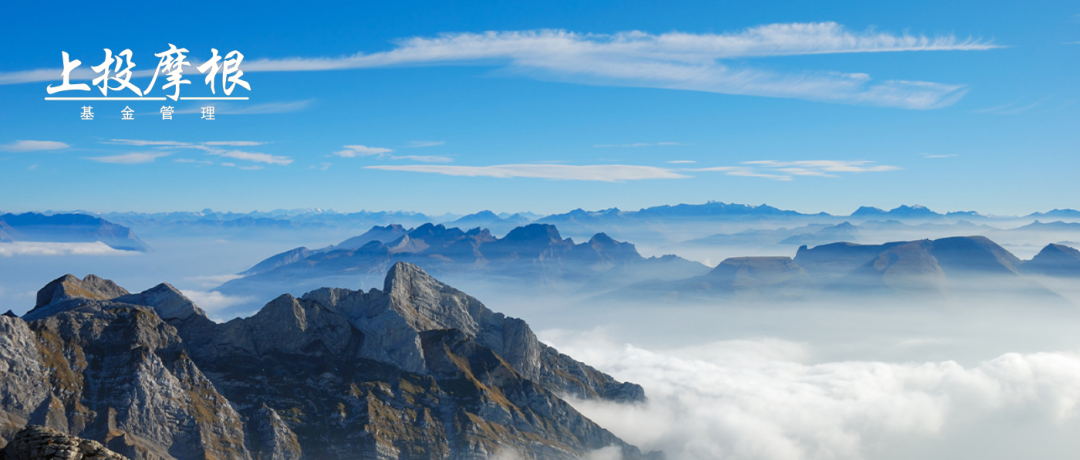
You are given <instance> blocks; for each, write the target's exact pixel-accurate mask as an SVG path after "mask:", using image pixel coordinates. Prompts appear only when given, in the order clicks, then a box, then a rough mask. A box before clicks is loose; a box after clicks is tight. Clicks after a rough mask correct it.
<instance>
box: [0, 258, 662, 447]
mask: <svg viewBox="0 0 1080 460" xmlns="http://www.w3.org/2000/svg"><path fill="white" fill-rule="evenodd" d="M0 345H2V346H0V363H3V364H4V365H3V366H0V439H2V440H3V442H4V443H6V442H9V441H11V440H12V439H13V438H14V436H15V435H16V434H17V433H19V432H20V430H21V429H22V428H23V427H24V426H26V425H40V426H44V427H46V429H44V430H45V433H46V434H48V433H50V432H49V431H48V430H55V431H56V432H59V433H62V434H67V435H71V436H78V437H80V438H85V439H90V440H94V441H98V442H100V443H101V444H103V445H104V446H105V447H107V448H108V449H110V450H111V451H114V452H116V453H119V454H122V455H124V456H126V457H128V458H131V459H140V460H141V459H146V460H151V459H153V460H158V459H162V460H163V459H178V460H187V459H339V458H373V459H430V458H448V459H477V460H479V459H488V458H492V457H493V456H517V457H519V458H530V459H564V458H565V459H571V458H582V457H585V456H588V455H589V454H590V452H592V451H595V450H598V449H605V448H610V447H611V446H614V448H615V449H616V450H617V451H618V452H619V453H620V454H621V455H622V458H625V459H628V460H636V459H645V458H648V459H659V458H662V457H663V454H662V453H660V452H652V453H649V454H643V453H642V452H641V451H640V450H638V449H637V448H636V447H634V446H631V445H629V444H627V443H625V442H624V441H622V440H620V439H619V438H618V437H616V436H615V435H613V434H612V433H610V432H608V431H607V430H605V429H603V428H602V427H600V426H597V425H596V424H595V423H593V422H592V421H590V420H589V419H587V418H585V417H584V416H582V415H581V414H580V413H578V412H577V411H576V410H575V409H574V408H573V407H572V406H570V405H569V404H567V403H566V402H565V401H564V400H563V399H562V395H571V396H573V397H576V398H580V399H585V400H607V401H613V402H619V403H635V402H642V401H644V400H645V395H644V391H643V390H642V388H641V387H640V386H638V385H635V384H632V383H624V382H618V381H616V380H614V379H613V378H612V377H610V376H608V375H606V374H603V373H602V372H600V371H597V370H596V369H594V368H592V367H589V366H588V365H586V364H584V363H581V362H578V361H575V360H573V359H572V358H570V357H569V356H566V355H563V354H560V353H559V352H558V351H557V350H555V349H553V348H551V347H549V346H547V345H544V344H543V343H541V342H539V341H538V340H537V339H536V336H535V334H533V332H532V331H531V329H530V328H529V326H528V324H526V323H525V322H524V321H522V320H520V319H516V318H510V317H507V316H505V315H502V314H500V313H496V312H493V311H491V310H489V309H488V308H487V307H485V306H484V305H483V304H482V303H480V302H479V301H478V300H476V299H475V298H473V297H471V296H468V295H466V294H464V293H462V292H460V291H458V290H456V289H454V288H452V287H450V286H447V285H445V284H443V283H441V282H439V281H437V280H435V279H434V278H432V277H431V276H429V275H428V274H427V273H426V272H424V271H423V270H422V269H421V268H419V267H417V266H415V265H411V264H407V263H396V264H394V265H393V266H391V267H390V269H389V270H388V272H387V273H386V277H385V280H384V285H383V288H382V289H381V290H380V289H372V290H370V291H368V292H364V291H353V290H349V289H336V288H323V289H318V290H315V291H311V292H308V293H306V294H305V295H303V296H302V297H299V298H297V297H293V296H291V295H288V294H285V295H281V296H279V297H277V298H276V299H274V300H273V301H271V302H269V303H268V304H267V305H266V306H264V307H263V308H262V309H261V310H260V311H259V312H258V313H257V314H255V315H254V316H251V317H249V318H244V319H234V320H232V321H229V322H227V323H215V322H213V321H211V320H209V319H208V318H207V317H206V315H205V314H204V312H203V311H202V310H201V309H200V308H199V307H198V306H196V305H195V304H194V303H193V302H192V301H191V300H190V299H188V298H187V297H185V296H184V295H183V294H181V293H180V292H179V291H177V290H176V289H174V288H173V287H172V286H170V285H168V284H161V285H158V286H155V287H153V288H151V289H148V290H147V291H144V292H140V293H134V294H132V293H129V292H127V291H126V290H124V289H123V288H121V287H120V286H117V285H116V284H115V283H113V282H111V281H109V280H105V279H102V278H99V277H96V276H93V275H88V276H86V277H85V278H83V279H78V278H76V277H74V276H71V275H67V276H64V277H61V278H58V279H56V280H55V281H53V282H51V283H49V284H48V285H46V286H45V287H44V288H42V289H41V290H40V291H39V292H38V296H37V303H36V305H35V307H34V309H33V310H31V311H30V312H28V313H27V314H26V315H24V316H23V317H22V318H18V317H14V315H10V314H9V315H4V316H0ZM39 431H40V430H39Z"/></svg>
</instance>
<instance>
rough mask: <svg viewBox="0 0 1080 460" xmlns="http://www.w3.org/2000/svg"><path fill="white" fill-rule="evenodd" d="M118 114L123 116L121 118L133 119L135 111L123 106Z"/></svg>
mask: <svg viewBox="0 0 1080 460" xmlns="http://www.w3.org/2000/svg"><path fill="white" fill-rule="evenodd" d="M120 114H121V115H123V116H124V117H123V118H121V119H122V120H134V119H135V111H134V110H131V107H124V110H121V111H120Z"/></svg>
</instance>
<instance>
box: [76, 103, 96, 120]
mask: <svg viewBox="0 0 1080 460" xmlns="http://www.w3.org/2000/svg"><path fill="white" fill-rule="evenodd" d="M79 116H80V117H81V118H82V119H83V120H93V119H94V108H93V107H90V106H88V105H84V106H83V108H82V115H79Z"/></svg>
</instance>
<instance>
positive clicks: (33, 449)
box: [2, 425, 127, 460]
mask: <svg viewBox="0 0 1080 460" xmlns="http://www.w3.org/2000/svg"><path fill="white" fill-rule="evenodd" d="M2 455H3V458H4V460H53V459H55V460H127V457H124V456H123V455H120V454H118V453H116V452H113V451H111V450H109V449H107V448H105V446H103V445H101V443H99V442H97V441H91V440H88V439H80V438H77V437H74V436H68V435H66V434H64V433H61V432H59V431H56V430H52V429H49V428H46V427H43V426H38V425H30V426H28V427H26V428H24V429H22V430H20V431H19V432H18V433H16V434H15V436H14V438H12V440H11V442H10V443H8V445H7V447H5V448H4V450H3V452H2Z"/></svg>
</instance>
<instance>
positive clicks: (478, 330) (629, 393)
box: [303, 262, 645, 402]
mask: <svg viewBox="0 0 1080 460" xmlns="http://www.w3.org/2000/svg"><path fill="white" fill-rule="evenodd" d="M303 299H305V300H310V301H314V302H317V303H320V304H322V305H326V306H327V307H329V308H332V309H335V310H337V311H340V312H341V313H342V314H344V315H345V316H346V317H348V318H349V319H350V321H352V323H353V325H355V326H356V327H357V329H359V330H361V331H362V332H364V334H365V346H364V351H362V356H363V357H365V358H369V359H374V360H377V361H383V362H387V363H390V364H394V365H397V366H398V367H401V368H402V369H404V370H407V371H409V372H419V373H423V372H425V368H424V367H425V366H424V355H423V349H422V347H421V344H420V338H419V334H420V333H422V332H425V331H432V330H443V329H456V330H459V331H461V332H463V333H465V334H466V335H467V336H469V337H470V338H472V339H475V340H477V341H478V342H480V343H481V344H483V345H484V346H486V347H488V348H491V350H492V351H494V352H495V353H496V354H498V355H499V356H501V357H502V359H504V360H506V362H507V363H509V364H510V366H511V367H513V368H514V370H515V371H517V372H519V373H520V374H521V375H522V376H523V377H525V378H527V379H530V380H533V381H536V382H538V383H541V384H543V385H545V386H546V387H547V388H548V389H549V390H551V391H555V392H559V393H567V394H571V395H574V396H576V397H579V398H585V399H592V398H602V399H612V400H616V401H624V402H635V401H644V399H645V398H644V390H642V389H641V387H640V386H638V385H634V384H622V383H618V382H616V381H615V380H614V379H612V378H611V377H610V376H608V375H606V374H603V373H601V372H599V371H597V370H596V369H593V368H591V367H589V366H587V365H585V364H583V363H580V362H577V361H574V360H573V359H571V358H570V357H568V356H566V355H562V354H560V353H559V352H558V351H557V350H555V349H553V348H551V347H548V346H546V345H544V344H542V343H540V341H539V340H537V338H536V334H534V333H533V332H532V330H531V329H530V328H529V326H528V324H526V323H525V322H524V321H522V320H520V319H516V318H508V317H506V316H505V315H503V314H502V313H496V312H493V311H491V310H490V309H488V308H487V307H485V306H484V304H482V303H480V301H479V300H476V299H475V298H473V297H471V296H469V295H467V294H465V293H463V292H461V291H458V290H457V289H454V288H452V287H450V286H447V285H446V284H443V283H441V282H439V281H438V280H436V279H435V278H432V277H431V276H430V275H428V274H427V273H426V272H424V271H423V270H422V269H420V267H417V266H416V265H412V264H408V263H403V262H399V263H397V264H395V265H394V266H393V267H391V269H390V271H389V272H388V273H387V274H386V281H385V283H384V286H383V291H378V290H374V289H373V290H372V291H370V292H368V293H364V292H362V291H350V290H347V289H319V290H316V291H312V292H309V293H307V294H305V295H304V297H303ZM372 350H376V351H377V352H373V351H372Z"/></svg>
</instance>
